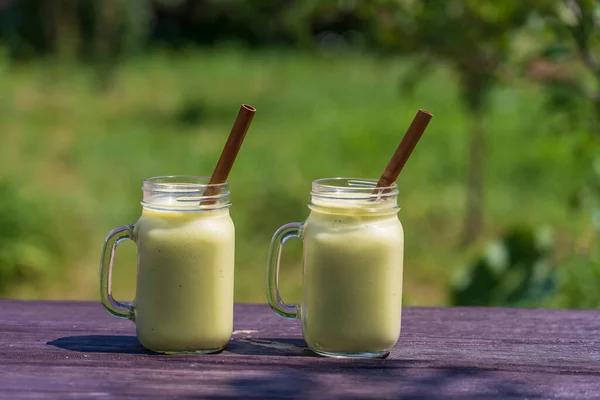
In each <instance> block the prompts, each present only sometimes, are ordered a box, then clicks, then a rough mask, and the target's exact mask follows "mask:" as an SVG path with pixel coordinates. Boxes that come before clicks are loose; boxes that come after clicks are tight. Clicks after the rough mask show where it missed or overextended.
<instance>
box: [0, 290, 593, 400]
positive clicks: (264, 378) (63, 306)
mask: <svg viewBox="0 0 600 400" xmlns="http://www.w3.org/2000/svg"><path fill="white" fill-rule="evenodd" d="M235 319H236V320H235V333H234V338H233V340H232V342H231V344H230V345H229V346H228V348H227V349H226V350H225V351H224V352H223V353H221V354H216V355H206V356H200V355H185V356H164V355H155V354H150V353H148V352H146V351H144V350H143V348H142V347H141V346H140V345H139V343H138V342H137V340H136V338H135V336H134V335H135V328H134V326H133V324H132V323H131V322H129V321H125V320H118V319H116V318H113V317H110V316H109V315H108V314H107V313H106V312H105V311H104V310H103V309H102V307H101V306H100V304H98V303H81V302H77V303H76V302H24V301H10V300H4V301H0V398H3V399H4V398H6V399H85V398H103V399H113V398H114V399H117V398H118V399H121V398H123V399H124V398H144V399H151V398H163V399H171V398H172V399H200V398H208V399H226V398H306V399H317V398H343V399H449V398H463V399H481V398H528V399H554V398H565V399H566V398H573V399H576V398H577V399H592V398H600V311H567V310H526V309H506V308H405V309H404V312H403V322H402V324H403V327H402V335H401V339H400V342H399V343H398V345H397V346H396V348H395V349H394V351H393V352H392V354H391V355H390V357H389V358H387V359H385V360H370V361H352V360H334V359H328V358H323V357H317V356H314V355H313V354H312V353H311V352H310V351H308V350H307V349H306V348H305V347H304V342H303V341H302V338H301V337H302V336H301V331H300V326H299V324H298V323H297V322H291V321H285V320H282V319H280V318H278V317H276V316H275V315H273V313H272V312H271V310H270V309H269V308H268V307H267V306H264V305H236V308H235Z"/></svg>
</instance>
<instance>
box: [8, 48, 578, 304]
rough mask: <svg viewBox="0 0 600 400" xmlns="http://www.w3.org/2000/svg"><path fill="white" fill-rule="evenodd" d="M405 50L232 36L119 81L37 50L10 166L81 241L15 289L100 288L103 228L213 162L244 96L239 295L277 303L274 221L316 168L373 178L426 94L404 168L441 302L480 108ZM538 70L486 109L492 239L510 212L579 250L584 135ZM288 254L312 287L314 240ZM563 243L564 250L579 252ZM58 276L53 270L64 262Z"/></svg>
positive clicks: (319, 172) (14, 71) (511, 219)
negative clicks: (271, 49)
mask: <svg viewBox="0 0 600 400" xmlns="http://www.w3.org/2000/svg"><path fill="white" fill-rule="evenodd" d="M408 63H410V61H409V60H403V59H391V58H387V59H378V58H374V57H367V56H360V55H352V54H348V55H344V56H336V57H335V58H328V57H324V56H317V55H306V54H296V53H245V52H241V51H233V50H227V49H222V50H218V51H213V52H211V51H194V52H189V53H183V54H178V55H172V54H163V53H153V54H150V55H146V56H144V57H142V58H140V59H137V60H132V61H129V62H127V63H126V64H124V65H123V66H121V67H119V69H118V70H117V71H116V73H115V76H114V82H113V84H112V85H111V86H110V87H109V89H108V90H106V91H101V90H99V89H98V87H97V86H96V85H95V80H94V75H93V71H90V70H89V69H86V68H83V67H81V66H56V65H47V64H42V63H39V64H31V65H26V66H19V67H18V68H17V67H13V68H9V66H8V64H6V63H5V64H3V65H2V67H1V70H0V72H1V73H2V75H3V76H2V78H3V79H1V80H0V89H1V90H2V93H4V96H2V98H1V99H0V105H1V107H0V132H1V133H0V135H1V137H2V143H3V145H2V146H1V148H0V178H2V177H3V178H5V179H9V180H11V181H13V182H16V184H17V185H18V187H19V188H20V190H21V191H22V192H23V193H24V195H26V196H28V197H29V198H33V199H35V200H36V202H35V204H36V206H31V205H29V206H28V207H38V208H40V209H42V210H44V211H45V212H46V213H47V215H48V216H49V217H51V218H50V219H51V220H52V221H53V222H52V223H48V222H44V224H46V225H47V226H46V228H47V230H49V231H50V232H52V234H53V235H56V236H57V237H58V238H59V239H60V242H61V243H62V247H63V253H64V254H66V255H67V257H66V260H65V261H64V262H63V263H62V264H61V265H54V266H53V267H52V268H53V269H56V270H58V271H60V275H59V277H55V278H53V279H52V280H51V281H50V282H46V283H44V284H43V285H41V286H40V285H37V286H35V290H33V289H32V286H31V285H27V284H25V285H19V286H14V287H13V288H12V289H10V290H9V291H8V292H7V293H5V294H4V295H5V296H13V297H37V298H77V299H96V298H97V296H98V295H97V292H98V290H97V286H98V262H99V259H100V250H101V248H102V242H103V239H104V236H105V235H106V233H107V232H108V231H109V230H110V229H111V228H113V227H115V226H117V225H121V224H128V223H132V222H134V221H135V220H136V219H137V217H138V216H139V214H140V205H139V201H140V199H141V190H140V186H141V182H142V180H143V179H144V178H147V177H151V176H157V175H171V174H197V175H209V174H210V173H211V172H212V169H213V167H214V165H215V163H216V161H217V159H218V156H219V153H220V151H221V148H222V146H223V144H224V142H225V139H226V135H227V134H228V132H229V129H230V127H231V124H232V122H233V120H234V118H235V116H236V113H237V111H238V109H239V106H240V104H241V103H243V102H246V103H249V104H252V105H253V106H255V107H256V108H257V109H258V112H257V115H256V117H255V119H254V122H253V125H252V127H251V130H250V131H249V133H248V136H247V138H246V141H245V143H244V146H243V148H242V150H241V152H240V155H239V158H238V160H237V162H236V165H235V167H234V169H233V171H232V175H231V177H230V182H231V189H232V201H233V208H232V210H231V212H232V216H233V219H234V222H235V224H236V231H237V248H236V292H235V293H236V301H243V302H263V301H265V299H266V296H265V261H266V252H267V248H268V244H269V241H270V238H271V235H272V234H273V232H274V231H275V230H276V229H277V227H279V226H280V225H282V224H284V223H287V222H290V221H299V220H303V219H304V218H306V216H307V214H308V209H307V208H306V203H307V202H308V200H309V190H310V183H311V181H312V180H314V179H317V178H321V177H333V176H356V177H377V176H378V175H379V173H380V172H381V170H382V169H383V167H384V166H385V163H386V162H387V159H388V157H389V156H390V155H391V153H392V151H393V149H394V148H395V146H396V145H397V144H398V142H399V140H400V137H401V134H402V133H403V132H404V130H405V128H406V126H408V124H409V122H410V120H411V119H412V117H413V116H414V113H415V112H416V109H417V108H419V107H423V108H426V109H428V110H429V111H431V112H432V113H433V114H434V115H435V117H434V119H433V121H432V123H431V124H430V128H429V129H428V131H427V133H426V135H425V136H424V137H423V139H422V141H421V143H420V144H419V146H418V147H417V149H416V151H415V153H414V154H413V157H412V158H411V160H410V161H409V162H408V164H407V166H406V168H405V171H404V172H403V174H402V175H401V177H400V179H399V181H398V183H399V186H400V192H401V194H400V198H399V202H400V204H401V206H402V209H401V211H400V218H401V220H402V222H403V224H404V227H405V232H406V255H405V292H406V295H407V297H408V299H409V301H410V303H412V304H421V305H434V304H445V302H446V291H447V288H448V285H449V283H450V282H451V280H452V279H453V277H454V276H455V274H456V273H457V272H458V270H459V269H460V267H461V266H462V265H464V264H465V263H466V262H468V261H469V259H470V258H469V257H470V253H469V252H465V251H462V250H460V249H459V248H458V246H457V244H458V239H457V237H458V234H459V232H460V228H461V222H462V217H463V214H464V197H465V186H464V182H465V180H466V179H465V177H466V159H467V147H466V146H467V130H468V126H469V119H468V116H467V115H466V113H465V110H464V109H463V107H462V106H461V102H460V101H459V100H460V99H459V98H458V91H457V86H456V83H455V81H456V80H455V78H454V77H453V76H452V75H451V74H450V73H449V72H448V71H445V70H443V69H440V70H438V71H437V72H436V73H434V74H432V75H430V76H428V77H426V78H425V79H424V80H423V81H422V82H420V83H419V84H418V85H417V88H416V90H415V91H414V92H412V93H402V92H401V91H400V89H399V85H398V82H399V79H400V78H401V76H402V74H403V71H404V70H405V68H406V67H407V65H408ZM543 101H544V94H543V92H542V91H541V90H540V89H539V88H536V87H535V86H531V85H522V86H521V87H516V88H515V87H500V88H498V90H496V91H495V92H494V95H493V99H492V107H491V111H490V113H489V114H488V115H486V117H485V126H486V130H487V134H488V138H489V143H488V152H487V158H486V163H487V174H486V180H487V182H486V188H487V193H486V196H487V197H486V199H487V204H486V210H487V221H486V223H487V225H486V226H487V230H486V238H489V237H492V236H493V235H494V234H495V233H497V232H499V231H501V230H502V229H503V228H504V227H506V226H508V225H510V224H513V223H522V222H526V223H529V224H534V225H549V226H551V227H553V228H554V229H555V233H556V235H557V236H558V237H559V238H560V239H561V243H562V245H561V246H562V250H561V251H562V253H561V254H567V255H568V253H569V251H570V249H571V244H572V243H573V242H574V241H575V240H576V239H577V237H578V231H579V229H580V226H582V225H585V224H586V221H587V218H588V216H587V214H584V213H580V212H573V211H569V209H568V207H567V206H566V205H567V201H568V197H569V195H570V193H572V192H573V191H574V190H576V188H577V187H578V185H579V184H580V183H581V179H582V178H581V175H582V171H584V170H585V168H587V165H585V164H584V162H583V161H582V160H580V159H578V158H576V157H574V156H573V151H572V148H573V147H574V146H576V145H577V143H578V139H577V135H574V134H573V135H555V134H553V133H552V132H553V131H554V129H553V124H556V123H558V122H557V121H558V120H557V119H556V117H555V116H547V115H545V112H544V110H543V107H542V104H543ZM121 247H122V251H121V252H120V253H119V255H118V257H117V271H116V276H115V294H116V296H117V297H119V298H122V299H128V298H132V297H133V293H134V288H135V246H134V245H133V244H124V245H123V246H121ZM286 250H287V253H286V254H285V256H284V264H285V265H284V271H283V276H282V278H281V280H282V291H283V296H284V298H285V299H286V301H288V302H293V301H297V300H298V299H299V294H300V287H301V283H300V279H301V271H300V264H299V263H300V257H301V253H300V244H299V243H292V242H290V244H289V246H288V247H287V248H286ZM565 257H566V256H565ZM53 276H54V275H53Z"/></svg>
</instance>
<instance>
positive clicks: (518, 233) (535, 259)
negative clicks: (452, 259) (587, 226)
mask: <svg viewBox="0 0 600 400" xmlns="http://www.w3.org/2000/svg"><path fill="white" fill-rule="evenodd" d="M551 252H552V244H551V241H550V238H549V237H548V232H546V231H545V230H540V231H539V232H537V233H536V232H534V230H533V229H531V228H530V227H527V226H514V227H511V228H509V229H508V230H507V231H506V233H504V234H503V235H502V237H501V238H500V239H499V240H497V241H494V242H492V243H490V244H489V245H488V246H487V248H486V249H485V251H484V253H483V254H481V255H480V256H479V257H477V258H476V260H475V261H474V262H473V263H472V264H471V265H470V266H469V267H468V268H467V270H466V271H463V276H462V277H461V279H460V280H459V281H458V282H456V283H455V284H454V286H453V287H452V289H451V292H450V302H451V304H454V305H459V306H535V305H539V304H541V302H542V301H544V300H546V299H548V298H549V297H550V296H551V295H553V294H554V292H555V291H556V285H557V282H556V277H555V273H554V269H553V267H552V265H551V263H550V257H551Z"/></svg>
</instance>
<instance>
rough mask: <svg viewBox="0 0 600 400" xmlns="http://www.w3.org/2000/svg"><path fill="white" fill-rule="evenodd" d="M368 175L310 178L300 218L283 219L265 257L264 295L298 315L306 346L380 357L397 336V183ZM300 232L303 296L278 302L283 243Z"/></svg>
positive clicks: (278, 308)
mask: <svg viewBox="0 0 600 400" xmlns="http://www.w3.org/2000/svg"><path fill="white" fill-rule="evenodd" d="M376 183H377V181H376V180H374V179H351V178H327V179H320V180H317V181H314V182H313V185H312V192H311V195H312V199H311V202H310V204H309V208H310V210H311V212H310V215H309V217H308V219H307V220H306V221H305V222H304V223H297V222H295V223H291V224H287V225H284V226H282V227H281V228H279V230H278V231H277V232H276V233H275V235H274V236H273V240H272V242H271V247H270V250H269V261H268V266H267V270H268V293H267V294H268V300H269V304H270V306H271V307H272V308H273V310H274V311H275V313H277V314H278V315H280V316H282V317H285V318H291V319H295V318H299V319H300V320H301V321H302V332H303V336H304V339H305V341H306V343H307V344H308V346H309V347H310V348H311V349H312V350H313V351H315V352H316V353H318V354H321V355H325V356H331V357H358V358H373V357H384V356H386V355H387V354H389V352H390V350H391V349H392V347H393V346H394V345H395V344H396V342H397V341H398V338H399V336H400V326H401V312H402V272H403V257H404V232H403V229H402V224H401V223H400V220H399V219H398V216H397V213H398V209H399V207H398V204H397V196H398V189H397V187H396V185H395V184H394V185H393V186H390V187H387V188H378V189H377V190H376V191H375V187H376ZM291 237H298V238H301V239H303V241H304V246H303V249H304V251H303V253H304V260H303V284H302V301H301V304H299V305H294V306H290V305H287V304H285V303H284V302H283V301H282V300H281V298H280V296H279V290H278V282H277V280H278V275H279V260H280V258H281V250H282V246H283V244H284V243H285V241H286V240H288V239H289V238H291Z"/></svg>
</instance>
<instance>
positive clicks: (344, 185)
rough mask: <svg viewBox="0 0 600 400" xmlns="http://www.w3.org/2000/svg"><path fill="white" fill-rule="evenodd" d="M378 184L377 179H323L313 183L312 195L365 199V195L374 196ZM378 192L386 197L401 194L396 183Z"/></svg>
mask: <svg viewBox="0 0 600 400" xmlns="http://www.w3.org/2000/svg"><path fill="white" fill-rule="evenodd" d="M377 182H378V180H377V179H372V178H344V177H335V178H321V179H316V180H314V181H313V182H312V191H311V194H312V195H313V196H314V195H317V196H320V195H328V196H329V195H336V194H340V195H351V194H356V195H358V196H359V197H365V195H371V194H374V191H375V188H377ZM378 191H379V193H380V194H381V195H384V196H386V197H391V196H397V195H398V193H399V190H398V185H396V183H392V184H391V185H389V186H382V187H380V188H378Z"/></svg>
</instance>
